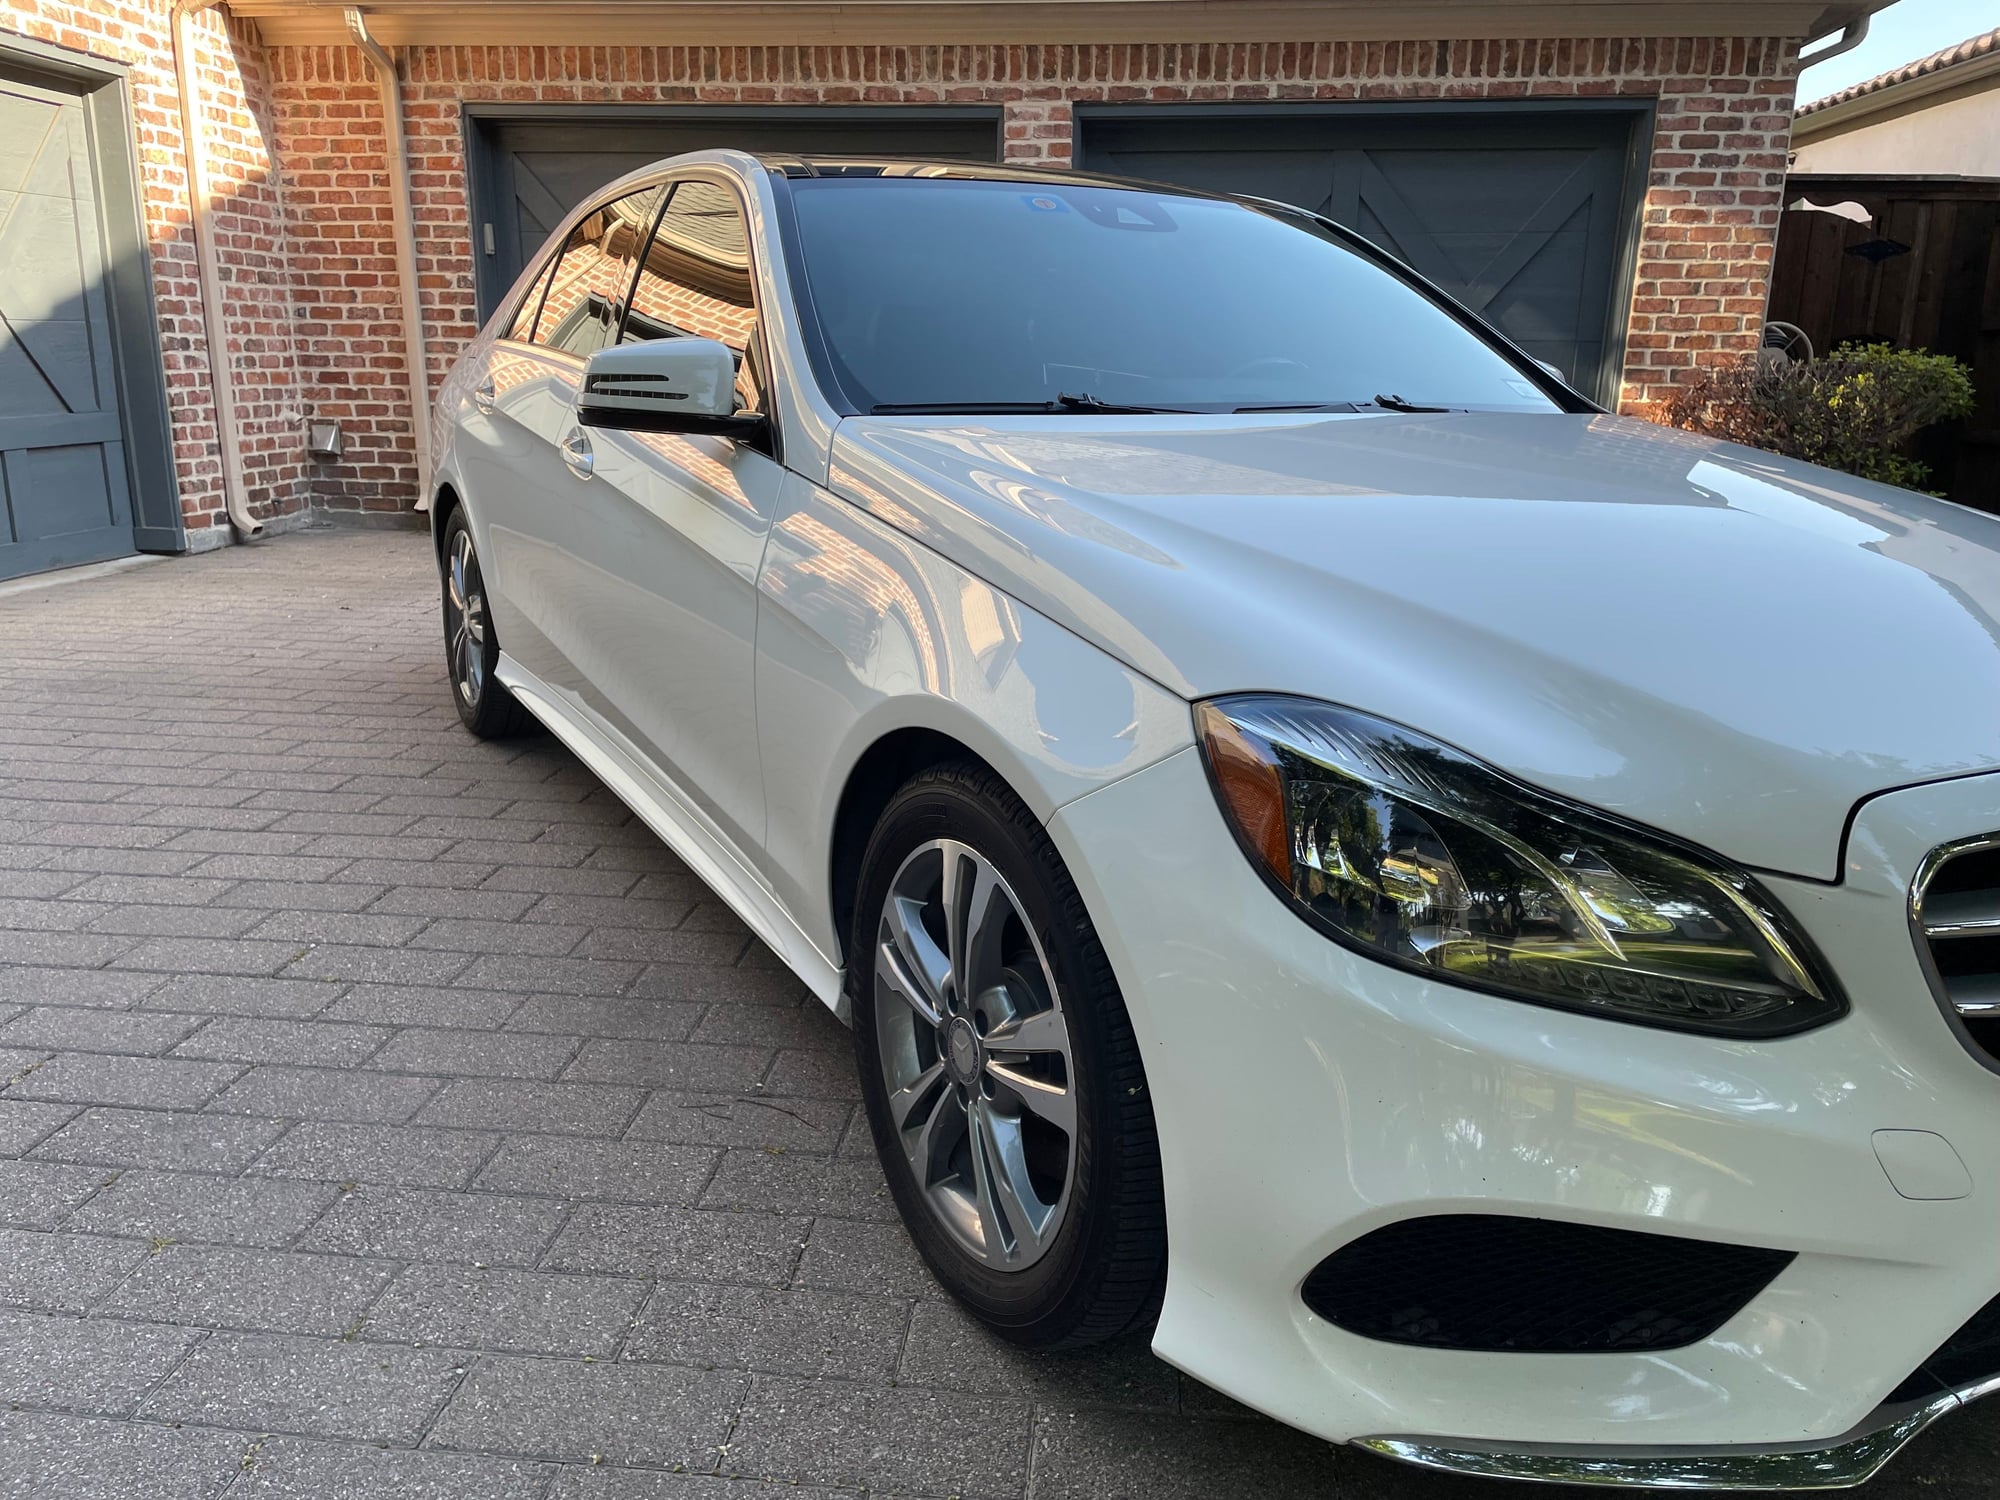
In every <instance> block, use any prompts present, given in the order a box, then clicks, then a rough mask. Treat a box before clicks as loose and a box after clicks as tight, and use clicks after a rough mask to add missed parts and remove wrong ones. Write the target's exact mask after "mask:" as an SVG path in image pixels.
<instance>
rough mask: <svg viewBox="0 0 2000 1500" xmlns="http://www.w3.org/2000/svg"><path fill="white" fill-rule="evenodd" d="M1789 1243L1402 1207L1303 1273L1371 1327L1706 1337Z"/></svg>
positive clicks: (1752, 1292)
mask: <svg viewBox="0 0 2000 1500" xmlns="http://www.w3.org/2000/svg"><path fill="white" fill-rule="evenodd" d="M1791 1259H1792V1255H1791V1252H1790V1251H1786V1250H1763V1249H1758V1248H1755V1247H1752V1246H1747V1245H1717V1244H1711V1243H1709V1242H1707V1241H1705V1240H1687V1239H1679V1238H1676V1237H1673V1236H1670V1235H1664V1234H1641V1233H1637V1232H1635V1231H1633V1230H1629V1229H1604V1228H1600V1227H1598V1226H1595V1225H1587V1224H1564V1223H1560V1222H1557V1221H1555V1220H1552V1219H1520V1218H1509V1217H1503V1216H1499V1215H1493V1214H1438V1215H1435V1216H1433V1217H1429V1218H1422V1219H1404V1220H1402V1221H1401V1222H1400V1223H1396V1224H1391V1225H1388V1226H1387V1227H1385V1228H1382V1229H1377V1230H1375V1231H1374V1232H1373V1233H1371V1234H1366V1235H1363V1236H1362V1237H1361V1238H1360V1239H1358V1240H1355V1241H1354V1242H1352V1243H1351V1244H1348V1245H1344V1246H1342V1247H1341V1248H1340V1249H1339V1250H1336V1251H1335V1252H1334V1253H1333V1254H1332V1255H1329V1256H1328V1257H1327V1258H1326V1259H1325V1260H1323V1261H1321V1262H1320V1263H1319V1265H1318V1266H1316V1267H1315V1268H1314V1269H1313V1272H1312V1274H1311V1275H1310V1276H1308V1277H1307V1278H1306V1281H1305V1285H1304V1287H1302V1288H1301V1295H1302V1296H1303V1297H1304V1298H1305V1303H1306V1306H1307V1307H1309V1308H1311V1309H1312V1310H1313V1311H1314V1312H1316V1313H1318V1314H1319V1315H1320V1316H1321V1317H1322V1318H1325V1319H1326V1320H1327V1321H1328V1322H1330V1323H1333V1324H1335V1325H1336V1326H1338V1327H1341V1328H1344V1329H1346V1330H1347V1331H1348V1332H1350V1333H1358V1334H1361V1335H1363V1336H1365V1337H1367V1338H1371V1339H1381V1340H1384V1341H1385V1342H1388V1343H1392V1344H1421V1345H1426V1346H1428V1347H1431V1348H1437V1349H1465V1350H1486V1351H1490V1352H1509V1353H1523V1354H1525V1353H1539V1354H1562V1353H1571V1354H1604V1353H1620V1352H1628V1351H1633V1350H1644V1349H1679V1348H1682V1347H1684V1346H1685V1345H1688V1344H1695V1343H1699V1342H1700V1341H1701V1340H1703V1339H1705V1338H1707V1337H1708V1336H1709V1335H1710V1334H1712V1333H1714V1332H1715V1330H1716V1329H1718V1328H1720V1327H1721V1326H1722V1325H1723V1324H1724V1323H1727V1322H1728V1321H1729V1320H1730V1319H1731V1318H1733V1317H1735V1316H1736V1314H1737V1313H1738V1312H1740V1311H1742V1309H1743V1307H1744V1306H1745V1305H1746V1304H1747V1303H1748V1302H1749V1301H1750V1299H1751V1298H1752V1297H1754V1296H1756V1295H1757V1294H1758V1293H1759V1292H1761V1291H1762V1290H1763V1289H1764V1288H1765V1287H1767V1286H1769V1285H1770V1283H1771V1280H1772V1278H1773V1277H1775V1276H1776V1275H1777V1274H1778V1273H1779V1272H1780V1271H1782V1270H1783V1269H1784V1268H1785V1267H1786V1266H1787V1265H1789V1264H1790V1263H1791Z"/></svg>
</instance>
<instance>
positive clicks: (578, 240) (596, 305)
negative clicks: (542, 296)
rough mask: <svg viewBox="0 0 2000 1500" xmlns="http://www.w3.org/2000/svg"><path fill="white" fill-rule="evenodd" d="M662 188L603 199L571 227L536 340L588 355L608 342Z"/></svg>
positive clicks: (657, 205) (619, 313)
mask: <svg viewBox="0 0 2000 1500" xmlns="http://www.w3.org/2000/svg"><path fill="white" fill-rule="evenodd" d="M661 191H662V190H661V189H660V188H656V187H654V188H647V189H645V190H644V191H643V192H638V193H633V194H631V195H630V196H629V197H625V198H620V199H618V200H617V201H616V202H615V203H607V204H606V205H605V206H604V207H602V208H600V209H598V210H597V212H595V213H593V214H591V215H589V216H588V217H586V218H585V219H584V220H583V221H582V222H581V223H579V224H578V225H577V226H576V228H574V229H572V230H571V231H570V234H569V239H568V240H567V241H566V242H565V243H564V245H563V252H562V258H561V259H560V260H558V261H557V262H556V269H555V279H554V280H553V281H552V282H550V283H549V294H548V298H547V300H546V301H544V302H543V304H542V315H541V318H540V320H539V321H538V322H537V323H536V324H535V336H534V337H535V342H536V343H538V344H546V345H548V346H549V347H550V348H551V349H561V350H563V351H564V352H565V353H568V354H575V355H581V356H588V355H590V354H593V353H595V352H596V351H597V350H599V349H602V348H603V347H604V346H605V345H606V344H608V343H610V342H611V340H612V336H613V335H614V333H615V332H616V330H617V328H618V320H619V318H620V317H621V316H622V315H623V314H624V311H625V297H626V294H627V292H628V291H629V289H630V288H631V285H632V272H633V269H634V268H635V267H636V266H637V265H638V262H639V247H640V246H641V245H642V244H644V243H645V239H646V231H647V230H648V229H649V228H650V227H651V226H652V222H653V214H654V211H655V210H657V209H658V208H659V206H660V193H661Z"/></svg>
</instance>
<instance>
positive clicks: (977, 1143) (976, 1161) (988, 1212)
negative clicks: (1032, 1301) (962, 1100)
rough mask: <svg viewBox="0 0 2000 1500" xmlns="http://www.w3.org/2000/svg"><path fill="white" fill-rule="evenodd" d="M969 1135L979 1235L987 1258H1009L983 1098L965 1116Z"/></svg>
mask: <svg viewBox="0 0 2000 1500" xmlns="http://www.w3.org/2000/svg"><path fill="white" fill-rule="evenodd" d="M967 1124H968V1126H969V1128H970V1131H971V1135H972V1143H971V1144H972V1151H971V1155H972V1203H973V1207H974V1208H975V1209H976V1210H977V1211H978V1214H979V1234H980V1238H981V1239H982V1240H984V1241H985V1243H986V1254H987V1256H988V1258H989V1259H992V1260H996V1261H1004V1260H1007V1259H1009V1256H1008V1245H1007V1227H1006V1223H1005V1220H1004V1219H1003V1217H1002V1215H1001V1209H1000V1191H1001V1189H1000V1186H999V1177H1000V1171H999V1168H998V1166H997V1164H996V1163H995V1161H994V1159H993V1157H994V1153H993V1143H992V1141H991V1140H990V1139H989V1138H988V1135H987V1112H986V1104H985V1101H984V1100H976V1101H974V1103H973V1105H972V1109H971V1111H970V1113H969V1115H968V1118H967Z"/></svg>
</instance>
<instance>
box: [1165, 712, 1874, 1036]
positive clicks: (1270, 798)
mask: <svg viewBox="0 0 2000 1500" xmlns="http://www.w3.org/2000/svg"><path fill="white" fill-rule="evenodd" d="M1195 723H1196V727H1197V729H1198V731H1199V737H1200V739H1201V743H1202V750H1203V754H1204V755H1205V756H1206V758H1207V761H1208V768H1209V774H1210V776H1211V777H1212V779H1213V780H1214V783H1215V789H1216V794H1217V796H1218V797H1219V799H1220V800H1221V803H1222V807H1223V811H1224V813H1225V815H1226V816H1227V818H1228V821H1229V822H1230V824H1231V826H1232V827H1234V829H1235V830H1236V835H1237V838H1238V839H1239V840H1240V841H1241V842H1242V844H1243V848H1244V852H1245V853H1247V854H1248V855H1249V856H1250V859H1251V861H1252V862H1253V863H1254V864H1256V865H1257V866H1258V867H1259V868H1260V869H1261V870H1263V871H1264V873H1265V874H1267V875H1268V876H1269V877H1270V878H1271V880H1272V881H1273V882H1274V883H1275V884H1276V885H1277V886H1278V888H1279V890H1280V891H1282V892H1283V893H1284V895H1285V896H1286V897H1287V898H1288V899H1289V900H1290V901H1291V903H1292V904H1293V906H1294V907H1295V908H1296V909H1297V910H1298V911H1299V912H1300V913H1301V914H1302V915H1303V916H1304V917H1305V918H1306V919H1307V920H1308V921H1310V922H1311V923H1313V924H1314V925H1315V926H1317V927H1319V928H1321V929H1323V930H1324V931H1325V932H1327V933H1328V934H1329V935H1330V936H1332V937H1334V938H1336V939H1337V940H1339V941H1340V942H1342V943H1345V944H1346V945H1347V946H1349V947H1351V948H1355V949H1358V950H1359V951H1361V952H1363V953H1365V954H1368V955H1369V956H1370V957H1373V958H1379V959H1383V960H1386V961H1387V962H1389V963H1393V964H1398V965H1401V966H1402V967H1403V968H1406V969H1412V970H1415V971H1416V972H1418V973H1421V974H1426V975H1429V976H1430V977H1432V978H1434V979H1441V980H1446V981H1448V982H1451V983H1454V984H1463V985H1469V986H1471V987H1473V988H1475V989H1482V990H1491V991H1493V992H1495V993H1498V994H1502V995H1508V996H1511V997H1513V998H1515V999H1518V1000H1529V1001H1533V1002H1534V1003H1535V1004H1538V1005H1553V1006H1560V1007H1562V1008H1563V1009H1565V1010H1578V1011H1586V1012H1589V1013H1591V1014H1594V1015H1602V1016H1609V1017H1614V1018H1616V1019H1619V1020H1624V1021H1636V1022H1640V1023H1641V1024H1644V1025H1648V1026H1666V1027H1672V1028H1674V1029H1676V1030H1681V1031H1701V1032H1708V1033H1712V1034H1717V1035H1724V1036H1740V1037H1772V1036H1782V1035H1786V1034H1788V1033H1790V1032H1795V1031H1803V1030H1805V1029H1806V1028H1807V1027H1810V1026H1817V1025H1820V1024H1821V1023H1823V1022H1826V1021H1830V1020H1832V1019H1833V1018H1834V1017H1836V1016H1839V1015H1841V1014H1843V1013H1844V1012H1845V1010H1846V1005H1845V1003H1844V1002H1843V1001H1842V1000H1841V998H1840V996H1839V993H1838V992H1837V991H1836V990H1835V989H1834V987H1833V985H1832V984H1831V982H1830V981H1828V980H1827V979H1825V978H1824V977H1822V974H1821V972H1820V970H1819V967H1818V965H1817V964H1816V963H1815V962H1814V960H1813V959H1812V957H1811V954H1810V950H1809V949H1807V948H1806V946H1805V944H1804V942H1803V940H1802V939H1800V938H1799V937H1797V936H1796V935H1794V934H1793V933H1792V932H1791V931H1789V930H1788V924H1787V923H1786V922H1785V919H1784V917H1783V916H1782V915H1781V914H1780V912H1779V911H1778V909H1777V907H1776V904H1775V903H1774V902H1772V901H1771V899H1770V898H1769V897H1768V896H1766V895H1765V894H1764V892H1763V891H1762V890H1761V889H1760V888H1759V886H1758V884H1757V882H1756V881H1755V880H1754V879H1752V878H1751V876H1750V875H1749V873H1748V872H1747V871H1744V870H1741V869H1738V868H1736V867H1735V866H1733V865H1731V864H1729V863H1728V862H1727V861H1725V860H1722V859H1720V858H1718V857H1717V856H1715V855H1713V854H1708V853H1705V852H1704V851H1702V850H1700V849H1696V848H1693V847H1691V846H1689V845H1686V844H1682V843H1679V842H1677V841H1675V840H1673V839H1670V838H1668V837H1667V836H1666V835H1664V834H1659V833H1653V832H1650V831H1648V830H1645V829H1641V828H1635V827H1632V826H1631V825H1629V824H1625V823H1622V822H1619V821H1617V820H1615V819H1613V818H1611V817H1608V816H1606V815H1604V814H1602V813H1594V812H1590V811H1588V810H1586V809H1584V808H1581V807H1575V806H1572V805H1570V804H1569V803H1566V802H1563V801H1560V800H1558V799H1556V798H1554V797H1551V796H1549V795H1548V794H1546V793H1544V792H1538V791H1536V790H1534V789H1533V788H1532V787H1527V786H1524V785H1522V784H1521V783H1519V782H1516V781H1513V780H1511V779H1510V778H1508V777H1506V776H1504V775H1502V774H1501V773H1500V772H1498V771H1496V770H1494V769H1493V768H1492V767H1490V766H1487V765H1484V764H1482V763H1481V762H1479V761H1476V760H1473V759H1472V758H1471V757H1470V756H1467V755H1465V754H1463V753H1461V752H1460V751H1457V750H1454V749H1452V748H1451V747H1450V746H1449V745H1442V744H1439V743H1438V742H1437V741H1436V740H1433V739H1429V738H1427V737H1426V736H1424V735H1421V734H1418V733H1416V732H1415V731H1413V730H1409V729H1405V728H1403V727H1402V726H1401V725H1398V724H1390V723H1385V722H1384V721H1382V720H1380V719H1373V718H1370V717H1368V716H1367V715H1365V714H1359V713H1355V712H1353V711H1352V710H1350V709H1345V708H1336V707H1334V706H1332V705H1330V704H1324V703H1314V702H1310V701H1307V700H1304V699H1298V698H1281V697H1275V696H1268V695H1262V694H1251V695H1246V696H1242V697H1232V698H1218V699H1215V700H1213V701H1210V702H1206V703H1200V704H1197V705H1196V706H1195Z"/></svg>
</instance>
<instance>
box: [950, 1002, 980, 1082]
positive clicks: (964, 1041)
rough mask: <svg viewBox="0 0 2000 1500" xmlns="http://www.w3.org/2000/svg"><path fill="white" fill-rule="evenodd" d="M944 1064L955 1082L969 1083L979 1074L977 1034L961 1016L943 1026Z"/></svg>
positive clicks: (970, 1024)
mask: <svg viewBox="0 0 2000 1500" xmlns="http://www.w3.org/2000/svg"><path fill="white" fill-rule="evenodd" d="M944 1065H945V1069H946V1071H947V1072H949V1073H950V1074H951V1076H952V1080H953V1081H954V1082H956V1083H961V1084H968V1085H969V1084H970V1083H971V1082H972V1080H973V1079H975V1078H977V1077H978V1076H979V1036H978V1034H977V1033H976V1032H974V1031H973V1029H972V1023H971V1022H970V1021H968V1020H966V1019H965V1018H964V1017H963V1016H961V1017H959V1018H958V1019H956V1020H954V1021H953V1022H952V1023H951V1024H950V1025H949V1026H947V1027H946V1028H945V1042H944Z"/></svg>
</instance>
